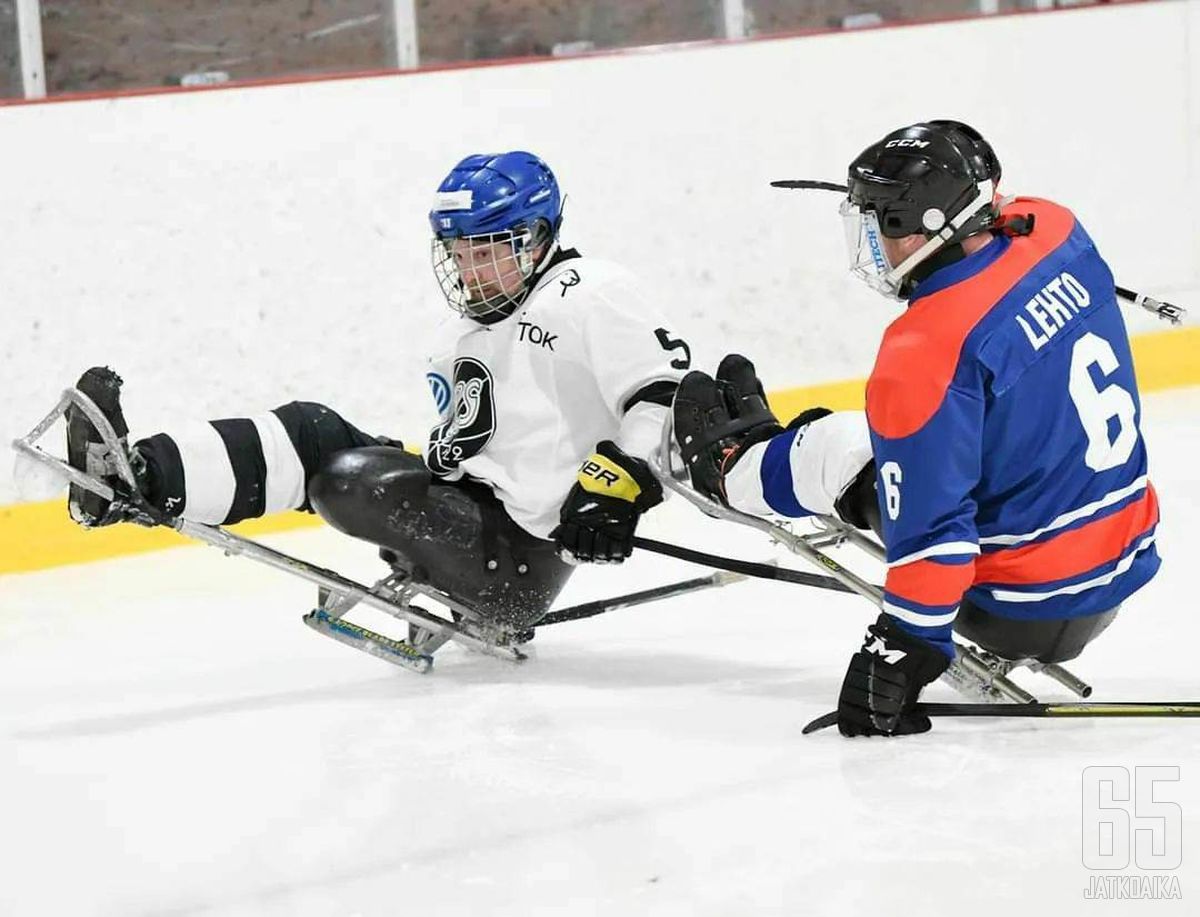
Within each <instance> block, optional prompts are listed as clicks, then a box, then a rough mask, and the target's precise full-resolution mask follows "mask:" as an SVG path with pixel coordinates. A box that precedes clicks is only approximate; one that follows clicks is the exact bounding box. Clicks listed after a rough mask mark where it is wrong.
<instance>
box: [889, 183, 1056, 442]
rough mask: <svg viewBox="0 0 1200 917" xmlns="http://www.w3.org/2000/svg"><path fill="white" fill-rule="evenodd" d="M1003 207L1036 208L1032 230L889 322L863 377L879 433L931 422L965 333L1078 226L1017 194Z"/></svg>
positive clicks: (896, 434)
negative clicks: (963, 277) (959, 280)
mask: <svg viewBox="0 0 1200 917" xmlns="http://www.w3.org/2000/svg"><path fill="white" fill-rule="evenodd" d="M1003 212H1004V213H1005V214H1012V215H1017V214H1026V213H1032V214H1034V230H1033V232H1032V233H1031V234H1030V235H1028V236H1018V237H1017V238H1015V239H1013V240H1012V244H1011V245H1009V247H1008V250H1007V251H1006V252H1005V253H1004V254H1003V255H1001V256H1000V257H999V258H997V259H996V261H995V262H994V263H992V264H991V265H989V266H988V267H987V268H985V269H984V270H982V271H980V272H979V273H978V274H976V275H975V276H974V277H971V278H969V279H967V280H964V281H963V282H962V283H956V284H954V285H953V286H951V287H947V288H946V289H944V290H941V291H939V292H937V293H933V294H931V295H930V296H927V297H924V298H922V299H919V300H918V301H917V302H916V303H915V304H914V305H912V306H910V307H909V309H908V311H906V312H905V313H904V314H903V315H901V316H900V317H899V318H898V319H896V320H895V321H894V322H892V323H891V325H889V326H888V329H887V331H885V332H884V334H883V343H881V344H880V346H879V355H878V356H877V357H876V358H875V368H874V369H873V370H872V371H871V378H870V379H868V380H867V419H868V420H869V421H870V424H871V429H872V430H874V431H875V432H876V433H878V434H879V435H880V436H886V437H888V438H889V439H898V438H900V437H903V436H911V435H912V434H913V433H916V432H917V431H918V430H920V429H921V427H923V426H925V424H926V423H928V422H929V419H930V418H931V417H933V415H934V414H935V413H937V409H938V408H939V407H940V406H941V404H942V401H943V400H944V399H945V397H946V390H947V389H948V388H949V387H950V383H951V381H952V380H953V379H954V372H955V370H956V369H957V368H958V359H959V355H960V354H961V352H962V347H963V342H964V341H966V339H967V335H969V334H970V333H971V330H972V329H973V328H974V327H975V326H976V325H977V324H979V322H980V320H981V319H982V318H983V317H984V316H985V315H987V313H988V312H989V311H990V310H991V308H992V306H994V305H995V304H996V303H997V302H999V301H1000V300H1001V299H1002V298H1003V297H1004V295H1005V294H1006V293H1008V291H1009V290H1011V289H1012V288H1013V287H1014V286H1016V284H1017V283H1019V282H1020V280H1021V278H1022V277H1024V276H1025V275H1026V274H1028V273H1029V272H1030V271H1031V270H1032V269H1033V268H1034V267H1035V266H1036V265H1037V264H1038V262H1039V261H1041V260H1042V259H1043V258H1044V257H1046V255H1048V254H1050V252H1052V251H1054V249H1056V248H1058V247H1059V246H1060V245H1062V244H1063V243H1064V242H1065V241H1066V240H1067V238H1068V236H1070V235H1071V231H1072V229H1074V227H1075V216H1074V214H1072V213H1071V211H1069V210H1067V209H1066V208H1065V207H1060V206H1058V205H1057V204H1054V203H1051V202H1050V201H1043V200H1039V199H1037V198H1017V199H1016V200H1015V201H1013V203H1012V204H1010V205H1009V206H1008V207H1006V208H1004V211H1003Z"/></svg>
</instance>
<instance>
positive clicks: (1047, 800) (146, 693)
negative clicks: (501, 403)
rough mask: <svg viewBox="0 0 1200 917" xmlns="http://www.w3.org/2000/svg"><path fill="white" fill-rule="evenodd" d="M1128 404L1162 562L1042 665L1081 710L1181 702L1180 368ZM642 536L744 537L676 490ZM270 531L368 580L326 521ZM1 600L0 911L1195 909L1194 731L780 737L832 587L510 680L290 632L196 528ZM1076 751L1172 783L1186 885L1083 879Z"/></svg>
mask: <svg viewBox="0 0 1200 917" xmlns="http://www.w3.org/2000/svg"><path fill="white" fill-rule="evenodd" d="M1144 407H1145V432H1146V437H1147V440H1148V443H1149V447H1150V449H1151V454H1152V456H1153V461H1154V467H1155V469H1156V471H1155V477H1154V481H1155V486H1156V487H1157V489H1158V491H1159V493H1160V496H1161V498H1162V503H1163V507H1164V511H1163V522H1162V525H1161V527H1160V529H1159V532H1160V538H1159V543H1160V546H1161V551H1162V554H1163V557H1164V564H1163V568H1162V571H1161V573H1160V575H1159V576H1158V577H1157V578H1156V579H1155V580H1154V581H1152V582H1151V583H1150V584H1149V585H1148V586H1147V587H1146V588H1145V589H1144V590H1143V591H1142V592H1141V593H1139V594H1138V595H1137V596H1136V597H1135V598H1134V599H1133V600H1132V601H1130V602H1129V603H1128V604H1127V606H1126V607H1125V608H1124V609H1123V610H1122V612H1121V614H1120V615H1119V616H1118V618H1117V620H1116V621H1115V622H1114V623H1113V625H1112V627H1111V628H1109V630H1108V631H1107V632H1106V633H1105V634H1104V635H1103V636H1102V637H1100V638H1099V639H1098V640H1097V642H1096V643H1095V644H1094V645H1093V646H1092V647H1089V648H1088V650H1087V651H1086V652H1085V654H1084V655H1083V657H1081V658H1080V659H1079V660H1078V661H1077V662H1074V663H1072V664H1071V666H1070V667H1071V669H1072V670H1074V671H1075V672H1076V673H1077V674H1078V675H1080V676H1081V677H1082V678H1084V679H1086V680H1088V681H1090V682H1091V683H1092V684H1094V685H1095V686H1096V695H1095V698H1094V699H1095V700H1110V701H1111V700H1181V699H1190V700H1200V674H1198V673H1197V669H1196V664H1195V659H1196V649H1195V641H1194V639H1192V635H1193V634H1194V632H1195V607H1196V603H1195V581H1194V575H1193V569H1194V564H1190V563H1189V560H1190V559H1191V558H1194V557H1195V556H1196V554H1197V552H1198V551H1200V538H1197V535H1196V532H1195V526H1194V524H1193V523H1194V520H1195V519H1196V518H1197V517H1198V516H1200V495H1198V494H1197V490H1196V487H1195V471H1194V460H1195V455H1196V454H1197V452H1198V451H1200V428H1198V427H1197V425H1196V423H1195V421H1194V418H1195V416H1196V411H1197V408H1198V407H1200V388H1192V389H1184V390H1179V391H1176V392H1169V393H1161V394H1156V395H1150V396H1148V397H1147V398H1146V399H1145V405H1144ZM643 528H644V531H645V534H647V535H650V536H652V537H660V538H664V539H667V540H678V541H681V542H685V543H688V544H695V545H698V546H701V547H709V548H723V549H725V550H727V551H729V552H730V553H731V554H735V555H737V556H741V557H747V558H764V557H767V556H770V554H771V549H770V548H769V547H768V545H767V544H766V542H765V540H764V539H763V538H761V537H760V536H759V535H758V534H757V533H754V532H749V531H743V530H741V529H737V528H734V527H732V526H730V525H720V524H717V523H713V522H711V521H707V520H702V519H700V518H699V516H698V514H697V513H696V512H694V511H692V510H691V509H690V507H688V506H686V505H684V504H683V503H682V501H679V500H673V501H671V502H670V503H668V504H666V505H665V506H664V507H663V508H662V509H661V510H657V511H655V512H654V513H652V514H650V515H649V516H648V517H647V519H646V523H645V524H644V527H643ZM271 543H272V544H274V545H276V546H278V547H280V548H281V549H283V550H288V551H292V552H295V553H297V554H299V555H301V556H304V557H308V558H311V559H313V560H315V561H318V562H320V563H325V564H328V565H331V566H333V567H335V568H339V569H343V570H345V571H346V572H348V573H350V574H354V575H358V576H361V577H368V576H371V575H373V574H376V573H378V572H379V570H380V567H381V564H380V563H379V562H378V561H377V560H375V559H374V557H373V551H372V550H371V549H370V548H369V547H368V546H366V545H363V544H359V543H355V542H353V541H351V540H350V539H347V538H345V537H343V536H339V535H337V534H336V533H334V532H332V531H330V530H321V531H311V532H304V533H296V534H291V535H286V536H279V537H276V538H273V539H271ZM781 559H782V560H787V558H783V557H781ZM792 562H793V563H796V561H795V560H794V559H793V560H792ZM796 565H797V566H798V565H799V564H798V563H797V564H796ZM695 570H696V568H695V567H689V566H687V565H684V564H680V563H677V562H673V561H670V560H661V559H659V558H657V557H650V556H646V555H635V557H634V558H633V559H632V560H631V561H630V562H629V564H627V565H626V566H625V567H622V568H616V569H611V568H610V569H605V568H597V567H590V568H583V569H581V570H580V571H579V573H578V574H577V576H576V578H575V579H573V580H572V581H571V582H570V583H569V584H568V589H567V593H566V594H564V596H563V597H562V599H561V600H560V601H561V602H563V603H564V604H565V603H570V602H575V601H586V600H588V599H593V598H600V597H602V596H605V595H613V594H617V593H621V592H625V591H628V590H632V589H638V588H643V587H646V586H650V585H655V584H658V583H662V582H667V581H670V580H672V579H674V578H676V577H679V576H689V575H694V572H695ZM4 590H5V592H4V598H5V602H4V616H3V623H4V629H5V633H4V639H3V640H2V641H0V698H2V699H3V700H0V811H2V812H3V813H4V817H3V818H2V819H0V862H2V863H3V864H4V867H5V869H4V880H3V881H2V882H0V913H2V914H5V915H13V917H41V915H49V914H55V915H57V914H70V915H72V917H91V915H121V917H133V915H156V917H161V915H171V917H183V915H187V917H218V915H219V917H249V915H254V917H329V915H352V914H357V915H362V917H376V915H378V917H385V915H386V917H392V915H396V914H429V915H438V917H445V915H464V917H481V915H487V917H499V915H522V917H525V915H553V917H575V915H580V917H592V915H621V917H641V915H650V917H662V915H668V917H675V915H679V917H741V915H751V914H752V915H756V917H757V915H781V917H782V915H787V917H794V915H800V914H803V915H825V914H829V915H837V917H846V915H853V914H866V913H871V912H874V911H879V910H880V909H881V908H883V909H885V910H886V908H885V907H884V905H885V904H886V906H887V908H891V911H890V912H893V913H896V914H902V915H909V914H939V915H940V914H947V913H955V912H959V911H961V912H962V913H963V914H965V915H970V917H1011V915H1013V914H1021V913H1029V914H1055V915H1062V917H1069V915H1080V917H1089V915H1098V914H1122V915H1137V914H1143V913H1150V912H1151V911H1152V912H1153V913H1154V914H1156V915H1158V914H1164V915H1184V914H1194V913H1195V912H1196V903H1195V899H1196V896H1197V895H1200V847H1198V846H1197V844H1196V843H1195V834H1196V828H1197V824H1198V821H1197V819H1198V818H1200V768H1198V767H1197V762H1198V761H1200V721H1197V720H1174V721H1172V720H1142V721H1129V720H1125V721H1120V720H1107V721H1099V720H1090V721H1074V722H1072V721H1066V720H1008V721H1000V720H958V721H949V720H939V721H938V722H937V724H936V725H935V728H934V731H933V732H931V733H929V734H927V735H924V736H915V737H909V738H905V739H895V740H882V739H870V740H866V739H863V740H855V741H848V740H844V739H842V738H840V737H839V736H838V735H837V734H836V732H830V731H826V732H823V733H820V734H818V735H815V736H811V737H804V736H801V734H800V729H801V727H802V726H803V724H804V723H805V722H807V721H808V720H809V719H811V718H812V717H815V716H818V715H820V714H822V713H824V712H826V711H827V710H829V709H830V707H831V706H832V704H833V702H834V700H835V698H836V696H837V689H838V685H839V683H840V680H841V678H842V675H843V673H844V671H845V665H846V662H847V660H848V658H849V655H850V653H851V652H853V650H854V649H855V648H856V646H857V643H858V640H859V638H860V636H861V634H862V629H863V626H864V625H865V623H866V622H867V621H868V620H870V619H871V617H872V615H871V613H870V608H869V606H868V605H867V604H866V603H865V602H862V601H861V600H859V599H856V598H854V597H852V596H845V595H837V594H831V593H827V592H819V591H813V590H809V589H806V588H803V587H794V586H786V585H782V584H777V583H766V582H762V581H757V582H751V583H739V584H737V585H734V586H730V587H728V588H727V589H725V590H724V591H722V592H719V593H713V592H710V593H699V594H695V595H692V596H689V597H684V598H678V599H674V600H671V601H666V602H660V603H657V604H653V605H647V606H644V607H642V608H631V609H625V610H622V611H616V612H612V613H610V614H608V615H606V616H602V617H599V618H594V619H592V620H588V621H579V622H575V623H570V624H564V625H560V626H558V627H556V628H553V629H549V630H546V631H544V632H543V633H541V634H539V635H538V637H537V639H536V640H535V645H536V652H537V656H536V658H534V659H532V660H530V661H529V662H527V663H524V664H523V665H521V666H520V667H514V666H512V665H510V664H506V663H503V662H501V661H499V660H495V659H491V658H488V657H483V656H479V655H474V654H470V653H467V652H464V651H462V650H460V649H459V648H457V647H447V648H446V649H445V650H444V651H442V652H440V653H439V655H438V658H437V662H436V665H435V668H434V671H433V673H432V674H430V675H427V676H418V675H414V674H412V673H409V672H405V671H401V670H398V669H395V668H393V667H391V666H388V665H387V664H386V663H383V662H380V661H379V660H376V659H373V658H371V657H369V656H367V655H365V654H362V653H358V652H356V651H354V650H352V649H349V648H347V647H344V646H341V645H340V644H337V643H335V642H334V641H332V640H328V639H325V638H322V637H320V636H318V635H316V634H314V633H312V632H311V631H309V630H308V629H307V628H306V627H304V626H303V625H302V624H301V623H300V615H301V614H302V613H304V612H305V611H306V610H307V609H308V608H309V607H310V603H311V602H312V599H313V590H312V588H311V587H309V586H308V585H307V584H304V583H301V582H300V581H298V580H294V579H292V578H291V577H288V576H286V575H285V574H283V573H279V572H276V571H273V570H269V569H266V568H262V567H259V566H258V565H256V564H253V563H250V562H249V561H243V560H238V559H227V558H225V557H222V556H221V555H220V554H219V553H218V552H216V551H213V550H210V549H208V548H204V547H195V548H183V549H179V550H175V551H168V552H165V553H163V554H158V555H152V556H144V557H130V558H124V559H120V560H113V561H106V562H103V563H98V564H91V565H85V566H79V567H74V568H69V569H67V570H55V571H45V572H41V573H34V574H26V575H19V576H10V577H5V578H4ZM1021 680H1022V681H1023V682H1024V683H1025V684H1027V685H1028V686H1029V687H1030V688H1033V689H1035V690H1036V691H1037V692H1038V693H1039V694H1040V695H1041V697H1042V699H1043V700H1064V699H1069V698H1068V696H1067V695H1065V694H1064V693H1063V691H1062V689H1061V688H1058V687H1057V686H1056V685H1055V684H1054V683H1053V682H1050V681H1049V680H1046V679H1042V678H1040V677H1038V676H1031V675H1029V674H1028V673H1024V676H1023V677H1022V678H1021ZM928 695H929V697H930V698H931V699H939V700H948V699H952V695H951V694H950V693H949V692H948V690H947V689H945V688H944V687H942V686H940V685H938V686H934V688H932V689H931V690H930V691H929V692H928ZM1091 765H1117V766H1123V767H1127V768H1134V767H1137V766H1142V765H1165V766H1179V767H1180V768H1181V774H1180V781H1179V782H1178V783H1176V784H1165V785H1160V787H1159V788H1158V790H1156V792H1157V793H1158V798H1159V800H1160V801H1170V802H1174V803H1176V804H1178V805H1179V806H1180V807H1181V808H1182V812H1183V823H1184V832H1183V833H1184V837H1185V841H1184V844H1183V861H1182V865H1181V866H1180V867H1179V868H1178V869H1177V870H1175V871H1174V875H1176V876H1177V877H1178V879H1179V882H1180V886H1181V889H1182V893H1183V900H1181V901H1176V900H1166V901H1155V902H1153V903H1150V902H1144V901H1135V902H1125V903H1113V902H1109V903H1108V904H1107V905H1106V904H1103V903H1098V902H1096V901H1088V900H1085V899H1084V897H1083V889H1084V888H1085V887H1087V885H1088V878H1089V875H1090V873H1089V871H1088V870H1086V869H1085V868H1084V866H1083V865H1082V849H1083V842H1082V837H1081V834H1082V822H1083V810H1082V792H1081V790H1082V771H1083V769H1084V768H1085V767H1088V766H1091ZM1139 827H1145V825H1144V824H1139Z"/></svg>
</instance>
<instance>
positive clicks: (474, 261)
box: [429, 150, 562, 322]
mask: <svg viewBox="0 0 1200 917" xmlns="http://www.w3.org/2000/svg"><path fill="white" fill-rule="evenodd" d="M561 222H562V196H561V194H560V193H559V190H558V182H557V181H556V180H555V178H554V173H553V172H551V171H550V167H549V166H547V165H546V163H544V162H543V161H542V160H541V159H540V158H538V157H537V156H535V155H534V154H532V153H527V152H524V151H521V150H514V151H512V152H509V153H499V154H476V155H472V156H468V157H466V158H465V159H463V160H462V161H461V162H460V163H458V165H456V166H455V167H454V168H453V169H451V170H450V174H449V175H447V176H446V178H445V179H444V180H443V181H442V183H441V185H439V186H438V190H437V193H436V196H435V198H434V205H433V209H432V210H430V212H429V224H430V226H431V227H432V229H433V236H434V238H433V269H434V274H435V275H436V276H437V279H438V283H439V285H440V286H441V288H442V292H443V294H444V295H445V296H446V301H447V302H448V303H449V304H450V307H451V308H453V309H454V310H455V311H457V312H459V313H461V314H463V315H466V316H468V317H470V318H474V319H476V320H479V321H484V322H490V321H497V320H499V319H501V318H503V317H505V316H507V315H511V314H512V312H513V311H514V310H515V309H516V308H517V306H519V305H520V304H521V302H522V301H523V300H524V299H525V297H526V296H527V295H528V293H529V290H530V287H531V280H532V278H533V277H534V275H535V274H536V273H537V269H538V267H539V266H540V265H541V264H542V263H544V262H545V261H546V260H547V258H548V257H549V255H550V254H551V253H552V251H553V248H554V243H555V242H556V241H557V238H558V230H559V226H560V224H561Z"/></svg>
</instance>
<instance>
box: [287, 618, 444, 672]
mask: <svg viewBox="0 0 1200 917" xmlns="http://www.w3.org/2000/svg"><path fill="white" fill-rule="evenodd" d="M303 620H304V623H305V624H307V625H308V626H309V627H311V628H312V629H313V630H315V631H317V633H320V634H324V635H325V636H326V637H332V638H333V639H334V640H336V641H338V642H339V643H344V644H346V645H347V646H352V647H354V648H355V649H356V650H362V651H363V652H364V653H370V654H371V655H372V656H375V657H378V658H379V659H382V660H384V661H385V662H390V663H392V664H393V665H398V666H401V667H402V668H405V669H410V670H411V671H413V672H418V673H420V674H422V675H423V674H424V673H426V672H428V671H429V670H430V669H431V668H432V667H433V657H432V656H429V655H426V654H425V653H422V652H421V651H420V650H418V649H417V648H416V647H413V646H411V645H409V644H408V643H406V642H405V641H403V640H393V639H392V638H390V637H385V636H384V635H383V634H379V633H376V632H375V631H372V630H367V629H366V628H365V627H360V626H359V625H357V624H354V623H352V622H350V621H345V620H342V619H341V618H335V617H332V616H331V615H330V614H329V612H327V611H326V610H325V609H324V608H314V609H313V610H312V611H310V612H309V613H308V614H306V615H305V616H304V618H303Z"/></svg>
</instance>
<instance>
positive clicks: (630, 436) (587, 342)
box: [581, 274, 692, 458]
mask: <svg viewBox="0 0 1200 917" xmlns="http://www.w3.org/2000/svg"><path fill="white" fill-rule="evenodd" d="M581 321H582V327H581V330H582V343H583V349H584V353H585V354H586V357H587V360H588V363H589V365H590V367H591V370H592V373H593V375H594V377H595V381H596V385H597V387H598V388H599V390H600V395H601V397H602V398H603V400H604V402H605V404H606V405H607V407H608V409H609V410H610V411H611V412H612V413H613V415H614V416H615V417H617V418H618V419H619V424H620V430H619V432H618V434H617V436H616V438H615V442H616V444H617V445H618V446H619V447H620V448H621V449H622V450H624V451H625V452H627V453H629V454H630V455H635V456H637V457H639V458H647V457H648V456H649V455H650V453H651V452H653V451H654V450H655V449H656V448H657V447H658V445H659V442H660V441H661V438H662V425H663V422H664V421H665V420H666V417H667V413H668V411H669V409H670V404H671V399H672V397H674V394H675V389H676V387H677V386H678V385H679V380H680V379H682V378H683V374H684V373H685V372H687V370H688V369H689V368H690V367H691V357H692V354H691V348H690V347H689V346H688V344H687V343H686V342H685V341H684V340H683V339H682V338H681V337H679V336H678V335H677V334H676V333H675V332H674V330H673V329H672V327H671V325H670V323H669V322H668V321H667V320H666V318H665V317H663V315H662V314H660V313H659V311H658V309H656V308H655V307H654V306H653V305H651V303H649V302H648V301H647V300H646V298H645V297H644V296H643V295H642V294H641V292H640V291H639V290H638V289H637V287H636V285H635V283H634V282H633V280H632V278H631V277H629V276H627V275H622V274H615V275H614V276H612V277H610V278H608V279H607V282H605V283H604V284H603V285H601V286H600V287H599V288H598V289H597V290H595V291H594V292H593V295H592V296H590V297H589V298H588V300H587V302H586V304H585V306H584V312H583V315H582V316H581Z"/></svg>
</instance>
